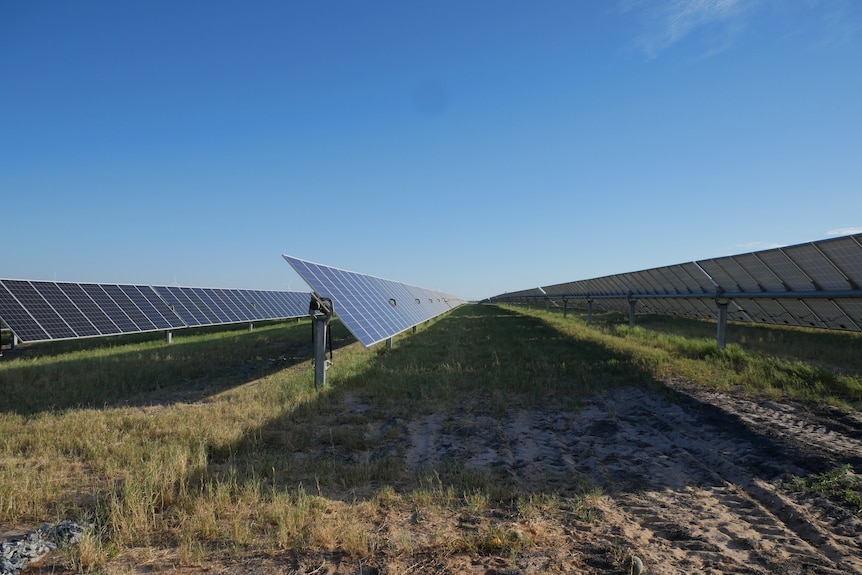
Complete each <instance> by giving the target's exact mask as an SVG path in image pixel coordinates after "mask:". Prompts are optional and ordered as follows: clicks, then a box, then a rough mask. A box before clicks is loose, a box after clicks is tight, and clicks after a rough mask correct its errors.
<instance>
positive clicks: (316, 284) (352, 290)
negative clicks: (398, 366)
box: [284, 255, 464, 347]
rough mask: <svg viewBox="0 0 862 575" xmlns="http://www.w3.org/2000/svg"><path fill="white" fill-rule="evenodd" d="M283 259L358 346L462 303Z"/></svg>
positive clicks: (436, 293)
mask: <svg viewBox="0 0 862 575" xmlns="http://www.w3.org/2000/svg"><path fill="white" fill-rule="evenodd" d="M284 259H285V260H287V262H288V263H289V264H290V265H291V266H292V267H293V269H294V270H295V271H296V273H297V274H299V276H300V277H301V278H302V279H303V280H305V283H307V284H308V285H309V287H311V289H312V290H313V291H314V292H315V293H316V294H317V295H318V296H320V297H322V298H330V299H331V300H332V301H333V303H334V305H335V314H336V315H337V316H338V317H339V318H340V319H341V321H342V323H343V324H344V325H345V327H347V329H348V330H349V331H350V333H352V334H353V336H354V337H355V338H356V339H358V340H359V341H360V342H361V343H362V345H364V346H365V347H369V346H371V345H374V344H375V343H378V342H381V341H383V340H385V339H388V338H390V337H392V336H394V335H397V334H399V333H401V332H403V331H405V330H407V329H409V328H411V327H413V326H415V325H418V324H420V323H422V322H424V321H426V320H429V319H431V318H433V317H436V316H438V315H440V314H442V313H444V312H447V311H449V310H450V309H454V308H455V307H457V306H459V305H461V304H462V303H464V301H463V300H461V299H460V298H458V297H456V296H453V295H449V294H445V293H443V292H439V291H435V290H429V289H425V288H420V287H416V286H411V285H407V284H403V283H400V282H395V281H390V280H385V279H381V278H376V277H373V276H369V275H365V274H360V273H356V272H349V271H345V270H340V269H337V268H333V267H329V266H324V265H320V264H315V263H312V262H308V261H305V260H301V259H298V258H295V257H292V256H287V255H285V256H284Z"/></svg>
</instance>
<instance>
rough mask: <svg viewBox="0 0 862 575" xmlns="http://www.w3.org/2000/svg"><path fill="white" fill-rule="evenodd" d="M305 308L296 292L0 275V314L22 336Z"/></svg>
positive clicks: (51, 336) (161, 326)
mask: <svg viewBox="0 0 862 575" xmlns="http://www.w3.org/2000/svg"><path fill="white" fill-rule="evenodd" d="M307 314H308V294H307V293H301V292H283V291H262V290H237V289H217V288H189V287H177V286H147V285H119V284H94V283H67V282H48V281H29V280H0V318H2V321H3V323H4V324H6V325H8V326H9V328H10V329H11V330H12V332H13V333H14V334H15V335H16V336H17V337H18V339H19V340H21V341H24V342H36V341H48V340H58V339H74V338H83V337H98V336H106V335H116V334H121V333H137V332H146V331H162V330H171V329H178V328H184V327H200V326H211V325H224V324H231V323H240V322H253V321H263V320H273V319H287V318H293V317H302V316H305V315H307Z"/></svg>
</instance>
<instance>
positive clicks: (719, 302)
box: [715, 294, 730, 349]
mask: <svg viewBox="0 0 862 575" xmlns="http://www.w3.org/2000/svg"><path fill="white" fill-rule="evenodd" d="M729 303H730V300H728V299H725V298H723V297H721V294H717V295H716V296H715V305H716V309H717V313H716V319H717V320H718V321H717V323H718V328H717V330H716V336H715V344H716V346H717V347H718V349H724V347H725V346H726V345H727V306H728V304H729Z"/></svg>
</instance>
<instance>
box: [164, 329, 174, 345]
mask: <svg viewBox="0 0 862 575" xmlns="http://www.w3.org/2000/svg"><path fill="white" fill-rule="evenodd" d="M173 341H174V332H172V331H170V330H168V331H166V332H165V343H173Z"/></svg>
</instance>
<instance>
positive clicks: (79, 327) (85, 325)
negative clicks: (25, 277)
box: [30, 281, 100, 337]
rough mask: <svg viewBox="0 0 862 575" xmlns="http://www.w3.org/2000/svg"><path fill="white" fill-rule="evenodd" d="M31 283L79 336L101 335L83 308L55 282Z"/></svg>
mask: <svg viewBox="0 0 862 575" xmlns="http://www.w3.org/2000/svg"><path fill="white" fill-rule="evenodd" d="M30 284H31V285H32V286H33V287H34V288H35V289H36V291H38V292H39V294H40V295H41V296H42V297H43V298H45V301H47V302H48V304H49V305H50V306H51V308H53V310H54V311H56V312H57V315H59V316H60V317H61V318H62V319H63V321H64V322H65V323H66V325H68V326H69V327H71V328H72V331H74V332H75V335H76V336H77V337H92V336H95V335H100V334H99V331H98V330H97V329H96V327H95V326H94V325H93V324H92V323H91V322H90V320H88V319H87V318H86V317H85V316H84V314H83V313H82V312H81V310H79V309H78V307H77V306H76V305H75V304H74V303H73V302H72V300H70V299H69V298H68V297H66V294H65V293H63V292H62V291H61V290H60V288H59V287H57V284H55V283H54V282H35V281H31V282H30Z"/></svg>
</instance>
